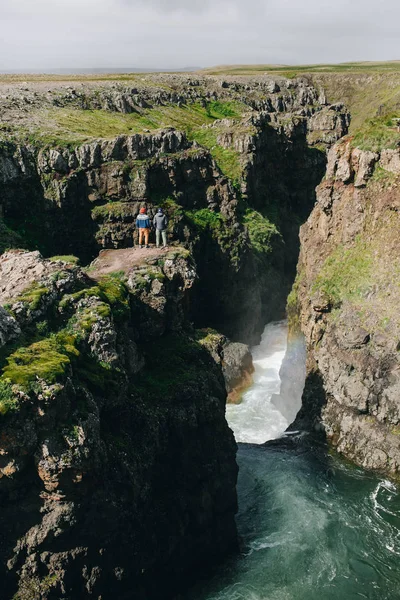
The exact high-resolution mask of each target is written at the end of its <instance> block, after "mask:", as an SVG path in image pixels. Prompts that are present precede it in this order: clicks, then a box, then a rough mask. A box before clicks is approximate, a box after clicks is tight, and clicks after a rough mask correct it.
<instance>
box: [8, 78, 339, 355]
mask: <svg viewBox="0 0 400 600" xmlns="http://www.w3.org/2000/svg"><path fill="white" fill-rule="evenodd" d="M2 106H3V114H2V120H3V130H2V139H3V142H2V145H1V152H0V187H1V196H0V198H1V200H0V202H1V204H0V214H1V215H2V217H1V218H0V246H2V247H3V249H4V248H8V247H19V246H21V245H25V246H26V247H27V248H29V249H33V248H38V249H39V250H40V251H41V252H42V253H43V254H44V255H45V256H52V255H54V254H57V255H60V254H61V255H64V254H71V253H72V254H75V255H77V256H78V257H79V258H81V260H82V261H83V262H88V261H90V260H91V259H92V258H94V257H95V256H96V254H97V253H98V251H99V250H100V249H101V248H123V247H129V246H131V245H132V238H133V235H134V233H135V226H134V222H135V216H136V214H137V212H138V211H139V208H140V207H141V206H142V205H144V204H146V206H147V207H148V210H149V213H150V215H153V213H154V210H155V209H156V207H157V206H158V205H161V206H163V208H164V209H165V210H166V212H167V213H168V215H169V217H170V221H171V226H170V227H171V231H170V235H171V237H172V239H176V238H177V239H179V240H180V241H181V242H183V243H185V244H186V245H187V247H188V248H189V249H190V250H191V251H192V253H193V256H194V258H195V261H196V264H197V271H198V275H199V285H198V286H197V289H196V291H195V293H194V294H193V299H192V319H193V320H194V321H195V322H196V323H197V324H198V325H200V326H213V327H215V328H217V329H218V330H220V331H222V332H223V333H225V334H226V335H228V336H229V337H231V338H232V339H235V340H240V341H246V342H249V343H254V342H256V341H257V340H258V338H259V335H260V332H261V330H262V327H263V325H264V323H265V322H266V321H267V320H269V319H271V318H275V317H277V316H280V315H281V307H282V306H283V304H284V299H285V296H286V294H287V291H288V288H289V284H290V281H291V279H292V277H293V274H294V270H295V264H296V260H297V254H298V227H299V224H300V223H301V222H303V221H304V219H305V218H306V217H307V216H308V214H309V211H310V210H311V207H312V205H313V203H314V200H315V192H314V189H315V186H316V184H317V183H319V181H320V180H321V178H322V176H323V173H324V169H325V162H326V158H325V153H326V149H327V148H329V147H330V146H331V145H332V143H334V142H335V141H336V140H337V139H339V138H340V137H341V136H342V135H343V134H345V133H346V132H347V128H348V124H349V116H348V114H347V112H346V110H345V109H344V108H343V106H342V105H329V104H327V102H326V98H325V96H324V94H323V92H321V91H320V90H317V89H316V88H314V87H313V86H311V85H309V83H308V82H307V81H306V80H303V79H301V78H300V79H298V80H285V79H282V78H280V79H272V78H269V77H265V78H263V77H260V78H238V79H234V78H227V79H226V80H220V79H218V78H212V77H209V78H198V79H195V78H192V77H187V76H182V77H180V76H169V77H167V76H163V77H158V78H157V77H155V76H153V77H152V78H148V79H146V80H145V82H144V83H143V82H142V83H141V84H138V85H137V87H135V88H132V87H127V86H124V85H122V84H108V85H94V84H92V85H89V84H85V85H83V87H82V88H79V87H77V88H76V89H72V88H71V87H68V86H58V87H54V85H53V87H51V86H50V88H49V90H43V88H42V87H38V86H36V87H35V85H34V84H29V85H28V86H27V87H22V88H21V86H19V87H18V86H14V87H12V86H11V87H10V89H8V90H7V93H5V94H3V98H2ZM17 117H18V120H17ZM121 119H122V121H121ZM168 125H173V126H174V128H172V129H171V128H170V127H169V128H168V127H167V129H166V128H165V127H166V126H168ZM160 127H161V129H160ZM46 128H47V129H46ZM96 132H98V133H100V134H101V135H103V136H105V137H106V139H104V137H103V139H93V138H94V137H95V133H96ZM195 288H196V286H195Z"/></svg>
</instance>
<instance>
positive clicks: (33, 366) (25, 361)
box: [0, 332, 79, 392]
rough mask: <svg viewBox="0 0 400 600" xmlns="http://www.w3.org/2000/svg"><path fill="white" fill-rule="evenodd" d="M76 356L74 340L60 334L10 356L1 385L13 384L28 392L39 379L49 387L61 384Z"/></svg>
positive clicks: (67, 335) (20, 349)
mask: <svg viewBox="0 0 400 600" xmlns="http://www.w3.org/2000/svg"><path fill="white" fill-rule="evenodd" d="M78 356H79V351H78V350H77V348H76V338H75V337H74V336H73V335H70V334H68V333H67V332H59V333H57V334H53V335H50V336H49V337H48V338H45V339H44V340H41V341H39V342H35V343H33V344H31V345H30V346H28V347H25V348H19V349H18V350H16V351H15V352H14V353H13V354H11V355H10V356H9V357H8V358H7V365H6V366H5V367H4V368H3V372H2V375H1V379H0V381H3V382H6V383H7V384H16V385H18V386H19V387H20V388H21V389H23V390H25V391H27V392H29V391H31V390H32V386H34V383H35V382H36V381H37V380H38V379H43V380H44V381H46V383H49V384H52V383H56V382H57V381H62V380H63V379H64V377H65V375H66V371H67V368H68V367H69V365H70V364H71V360H72V359H73V358H76V357H78Z"/></svg>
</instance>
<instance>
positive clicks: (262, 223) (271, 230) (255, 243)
mask: <svg viewBox="0 0 400 600" xmlns="http://www.w3.org/2000/svg"><path fill="white" fill-rule="evenodd" d="M243 223H244V225H245V226H246V228H247V232H248V234H249V239H250V244H251V247H252V249H253V250H254V251H255V253H256V254H257V255H258V256H260V257H262V256H266V255H268V254H270V253H271V252H272V250H273V246H274V243H275V242H277V241H279V242H282V236H281V234H280V233H279V231H278V229H277V227H276V225H274V224H273V223H271V221H270V220H269V219H268V218H267V217H265V216H263V215H262V214H261V213H260V212H258V211H256V210H252V209H251V208H248V209H246V211H245V214H244V216H243Z"/></svg>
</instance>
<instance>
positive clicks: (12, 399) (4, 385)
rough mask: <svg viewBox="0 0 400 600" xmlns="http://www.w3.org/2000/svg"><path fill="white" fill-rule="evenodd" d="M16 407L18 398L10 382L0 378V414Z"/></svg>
mask: <svg viewBox="0 0 400 600" xmlns="http://www.w3.org/2000/svg"><path fill="white" fill-rule="evenodd" d="M17 408H18V398H17V396H16V395H15V394H14V392H13V389H12V385H11V382H10V381H9V380H6V379H0V415H2V416H4V415H5V414H7V413H8V412H9V411H12V410H16V409H17Z"/></svg>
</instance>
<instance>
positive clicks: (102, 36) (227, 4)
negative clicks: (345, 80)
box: [0, 0, 400, 71]
mask: <svg viewBox="0 0 400 600" xmlns="http://www.w3.org/2000/svg"><path fill="white" fill-rule="evenodd" d="M399 34H400V1H399V0H380V1H379V0H329V1H328V0H0V70H2V71H4V70H12V69H19V70H20V69H35V68H43V69H56V68H69V67H74V68H82V67H98V68H99V67H105V68H112V67H125V68H128V67H131V68H132V67H144V68H145V67H152V68H178V67H185V66H199V67H205V66H211V65H217V64H239V63H242V64H243V63H285V64H302V63H321V62H343V61H353V60H390V59H400V35H399Z"/></svg>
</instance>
